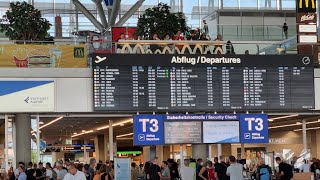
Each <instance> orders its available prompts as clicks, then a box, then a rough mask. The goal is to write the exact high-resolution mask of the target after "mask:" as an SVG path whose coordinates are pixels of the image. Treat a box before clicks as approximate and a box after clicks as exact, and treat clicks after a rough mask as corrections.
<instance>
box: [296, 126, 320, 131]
mask: <svg viewBox="0 0 320 180" xmlns="http://www.w3.org/2000/svg"><path fill="white" fill-rule="evenodd" d="M316 129H320V127H314V128H307V129H306V130H307V131H308V130H316ZM302 130H303V129H295V130H293V131H302Z"/></svg>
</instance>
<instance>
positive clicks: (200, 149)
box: [192, 144, 209, 161]
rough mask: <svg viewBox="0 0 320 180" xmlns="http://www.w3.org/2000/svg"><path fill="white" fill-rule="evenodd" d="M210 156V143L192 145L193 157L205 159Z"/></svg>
mask: <svg viewBox="0 0 320 180" xmlns="http://www.w3.org/2000/svg"><path fill="white" fill-rule="evenodd" d="M208 157H209V152H208V145H207V144H196V145H192V158H194V159H198V158H201V159H203V160H204V161H206V160H207V158H208Z"/></svg>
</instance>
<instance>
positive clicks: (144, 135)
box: [133, 115, 164, 146]
mask: <svg viewBox="0 0 320 180" xmlns="http://www.w3.org/2000/svg"><path fill="white" fill-rule="evenodd" d="M133 121H134V123H133V132H134V140H133V142H134V145H138V146H139V145H140V146H141V145H162V144H163V143H164V141H163V117H162V116H161V115H137V116H134V120H133Z"/></svg>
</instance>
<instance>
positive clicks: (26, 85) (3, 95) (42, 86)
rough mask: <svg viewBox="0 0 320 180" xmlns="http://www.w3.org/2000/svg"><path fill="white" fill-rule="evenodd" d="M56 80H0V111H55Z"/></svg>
mask: <svg viewBox="0 0 320 180" xmlns="http://www.w3.org/2000/svg"><path fill="white" fill-rule="evenodd" d="M54 94H55V93H54V81H0V102H1V103H0V112H53V111H54V102H55V99H54Z"/></svg>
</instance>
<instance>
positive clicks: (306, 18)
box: [297, 13, 317, 23]
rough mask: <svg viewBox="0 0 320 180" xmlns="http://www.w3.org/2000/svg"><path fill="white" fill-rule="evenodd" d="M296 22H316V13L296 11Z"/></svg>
mask: <svg viewBox="0 0 320 180" xmlns="http://www.w3.org/2000/svg"><path fill="white" fill-rule="evenodd" d="M297 23H317V14H315V13H298V14H297Z"/></svg>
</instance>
